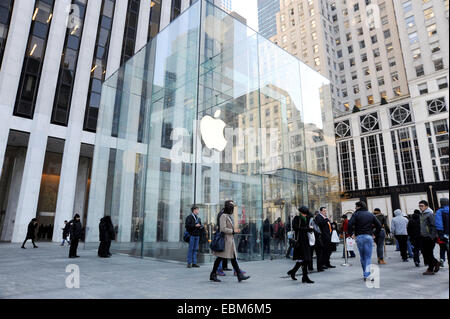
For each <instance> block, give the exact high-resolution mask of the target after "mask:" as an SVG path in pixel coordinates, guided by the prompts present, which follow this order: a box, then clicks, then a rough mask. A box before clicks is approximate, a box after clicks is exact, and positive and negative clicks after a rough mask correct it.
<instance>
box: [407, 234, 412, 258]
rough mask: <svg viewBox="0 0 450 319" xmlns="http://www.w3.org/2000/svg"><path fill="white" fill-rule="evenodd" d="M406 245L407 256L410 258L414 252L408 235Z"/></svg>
mask: <svg viewBox="0 0 450 319" xmlns="http://www.w3.org/2000/svg"><path fill="white" fill-rule="evenodd" d="M407 247H408V256H409V258H412V257H413V256H414V253H413V250H412V245H411V242H410V241H409V237H408V242H407Z"/></svg>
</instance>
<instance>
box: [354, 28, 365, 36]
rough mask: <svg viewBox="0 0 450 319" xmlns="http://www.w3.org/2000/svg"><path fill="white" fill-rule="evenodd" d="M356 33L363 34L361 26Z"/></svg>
mask: <svg viewBox="0 0 450 319" xmlns="http://www.w3.org/2000/svg"><path fill="white" fill-rule="evenodd" d="M356 34H357V35H363V34H364V31H363V28H358V30H357V32H356Z"/></svg>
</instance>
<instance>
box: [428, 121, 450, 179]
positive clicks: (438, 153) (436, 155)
mask: <svg viewBox="0 0 450 319" xmlns="http://www.w3.org/2000/svg"><path fill="white" fill-rule="evenodd" d="M431 126H432V128H433V129H431ZM425 128H426V132H427V137H428V146H429V148H430V155H431V162H432V165H433V171H434V177H435V179H436V181H439V180H444V181H448V179H449V139H448V138H449V134H448V124H447V121H446V120H445V119H443V120H439V121H434V122H432V123H425Z"/></svg>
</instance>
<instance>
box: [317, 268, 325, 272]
mask: <svg viewBox="0 0 450 319" xmlns="http://www.w3.org/2000/svg"><path fill="white" fill-rule="evenodd" d="M322 271H325V268H318V269H317V272H322Z"/></svg>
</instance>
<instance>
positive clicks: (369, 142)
mask: <svg viewBox="0 0 450 319" xmlns="http://www.w3.org/2000/svg"><path fill="white" fill-rule="evenodd" d="M382 143H383V136H382V134H375V135H370V136H366V137H362V138H361V148H362V155H363V162H364V175H365V179H366V188H377V187H383V186H388V180H387V172H386V159H385V156H384V145H383V148H382V147H381V145H382Z"/></svg>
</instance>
